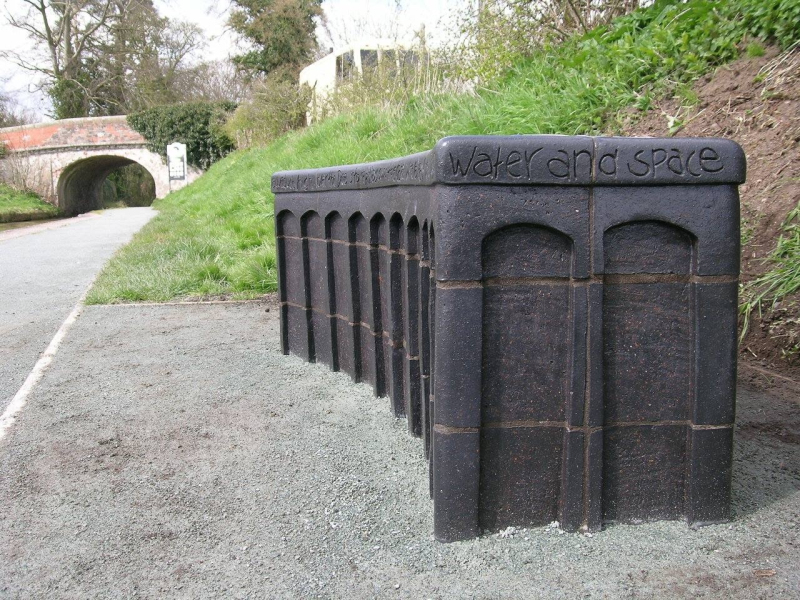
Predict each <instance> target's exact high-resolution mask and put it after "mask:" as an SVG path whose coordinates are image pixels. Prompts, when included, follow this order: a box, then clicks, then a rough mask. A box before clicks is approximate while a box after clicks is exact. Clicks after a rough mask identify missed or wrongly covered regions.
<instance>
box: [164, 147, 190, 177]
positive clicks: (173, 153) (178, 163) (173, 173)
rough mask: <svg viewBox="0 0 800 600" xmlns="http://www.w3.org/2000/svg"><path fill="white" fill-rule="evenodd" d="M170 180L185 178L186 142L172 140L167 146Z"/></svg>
mask: <svg viewBox="0 0 800 600" xmlns="http://www.w3.org/2000/svg"><path fill="white" fill-rule="evenodd" d="M167 163H168V165H169V179H170V181H175V180H178V181H183V180H185V179H186V144H181V143H180V142H174V143H172V144H170V145H169V146H167Z"/></svg>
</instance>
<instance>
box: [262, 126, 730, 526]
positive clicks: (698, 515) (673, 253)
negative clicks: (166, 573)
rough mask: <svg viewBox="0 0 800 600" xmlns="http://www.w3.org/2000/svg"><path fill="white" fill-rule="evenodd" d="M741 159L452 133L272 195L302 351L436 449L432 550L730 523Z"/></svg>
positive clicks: (431, 451)
mask: <svg viewBox="0 0 800 600" xmlns="http://www.w3.org/2000/svg"><path fill="white" fill-rule="evenodd" d="M744 177H745V160H744V155H743V153H742V150H741V148H740V147H739V146H738V145H736V144H735V143H733V142H731V141H728V140H722V139H651V138H591V137H561V136H510V137H489V136H487V137H453V138H446V139H443V140H441V141H440V142H439V143H438V144H436V147H435V148H434V149H433V150H432V151H430V152H423V153H420V154H415V155H412V156H408V157H404V158H398V159H396V160H389V161H382V162H376V163H371V164H363V165H352V166H343V167H336V168H328V169H318V170H309V171H292V172H282V173H277V174H276V175H275V176H274V177H273V179H272V190H273V191H274V192H275V194H276V196H275V215H276V228H277V231H276V232H277V239H278V262H279V273H280V300H281V332H282V347H283V351H284V352H285V353H289V352H291V353H293V354H297V355H299V356H301V357H303V358H304V359H306V360H309V361H317V362H323V363H325V364H327V365H329V366H330V367H332V368H333V369H334V370H342V371H346V372H347V373H349V374H350V375H352V377H353V378H354V379H355V380H356V381H364V382H368V383H369V384H371V385H372V386H373V388H374V390H375V393H376V394H377V395H378V396H389V397H390V398H391V405H392V407H393V409H394V412H395V414H397V415H402V414H405V415H406V417H407V418H408V423H409V428H410V430H411V431H412V432H413V433H414V434H416V435H421V436H422V439H423V442H424V447H425V451H426V454H427V456H428V457H429V460H430V465H431V476H432V483H431V491H432V495H433V500H434V530H435V534H436V537H437V539H439V540H442V541H452V540H459V539H465V538H470V537H474V536H477V535H479V534H480V532H481V530H496V529H500V528H504V527H507V526H510V525H515V526H530V525H539V524H546V523H550V522H552V521H556V520H557V521H559V523H560V524H561V527H563V528H564V529H567V530H578V529H581V528H583V529H586V530H597V529H599V528H600V527H601V526H602V523H603V522H608V521H624V522H637V521H640V520H641V521H646V520H653V519H674V518H679V517H684V518H686V519H687V520H688V521H689V522H690V523H693V524H699V523H712V522H717V521H723V520H725V519H727V518H728V515H729V502H730V477H731V450H732V440H733V421H734V404H735V379H736V377H735V375H736V317H737V306H736V305H737V285H738V275H739V199H738V191H737V185H736V184H739V183H742V182H743V181H744Z"/></svg>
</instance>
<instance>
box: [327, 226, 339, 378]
mask: <svg viewBox="0 0 800 600" xmlns="http://www.w3.org/2000/svg"><path fill="white" fill-rule="evenodd" d="M332 240H333V237H332V235H331V222H330V218H329V216H326V217H325V260H326V261H327V277H328V289H327V292H328V298H327V310H328V314H329V315H331V316H330V328H331V369H333V370H334V371H338V370H339V340H338V338H339V334H338V327H337V324H336V321H337V320H338V319H337V318H336V317H335V316H334V315H336V268H335V266H334V263H333V241H332Z"/></svg>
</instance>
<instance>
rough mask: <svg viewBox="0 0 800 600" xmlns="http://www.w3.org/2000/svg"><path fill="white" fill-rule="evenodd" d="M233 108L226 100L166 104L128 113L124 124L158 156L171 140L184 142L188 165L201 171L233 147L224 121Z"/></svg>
mask: <svg viewBox="0 0 800 600" xmlns="http://www.w3.org/2000/svg"><path fill="white" fill-rule="evenodd" d="M235 108H236V106H235V105H234V104H232V103H230V102H189V103H186V104H168V105H164V106H156V107H154V108H150V109H147V110H143V111H142V112H138V113H133V114H130V115H128V124H129V125H130V126H131V127H132V128H133V129H135V130H136V131H138V132H139V133H141V134H142V136H144V139H145V140H147V146H148V148H149V149H150V150H152V151H153V152H157V153H158V154H160V155H161V156H164V157H166V155H167V146H168V145H169V144H172V143H173V142H181V143H183V144H186V154H187V160H188V162H189V164H191V165H194V166H196V167H199V168H200V169H203V170H205V169H207V168H208V167H209V166H211V165H212V164H213V163H215V162H216V161H218V160H219V159H220V158H222V157H223V156H225V155H226V154H228V153H229V152H231V151H232V150H234V143H233V140H231V138H230V137H229V136H228V134H227V133H226V132H225V129H224V123H225V119H226V118H227V116H228V114H229V113H230V112H231V111H233V110H234V109H235Z"/></svg>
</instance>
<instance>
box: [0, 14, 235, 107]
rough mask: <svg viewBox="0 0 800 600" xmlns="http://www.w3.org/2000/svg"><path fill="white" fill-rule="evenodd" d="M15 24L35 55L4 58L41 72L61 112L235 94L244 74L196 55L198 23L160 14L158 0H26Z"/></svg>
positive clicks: (199, 36) (200, 43) (225, 97)
mask: <svg viewBox="0 0 800 600" xmlns="http://www.w3.org/2000/svg"><path fill="white" fill-rule="evenodd" d="M19 2H20V5H25V9H26V10H25V11H24V12H23V11H16V12H9V14H8V21H9V23H10V24H11V25H12V26H14V27H16V28H18V29H20V30H23V31H25V32H26V33H27V34H28V36H29V37H30V39H32V40H33V42H34V43H35V46H36V52H35V53H34V54H32V55H31V54H29V53H23V52H18V51H6V52H4V53H3V55H2V58H5V59H7V60H11V61H13V62H15V63H16V64H17V65H18V66H20V67H22V68H24V69H26V70H28V71H29V72H31V73H34V74H38V75H39V78H38V79H39V82H40V85H41V87H42V88H43V89H44V91H46V93H47V94H48V95H49V97H50V100H51V101H52V105H53V110H52V116H53V117H55V118H57V119H63V118H70V117H85V116H103V115H117V114H126V113H129V112H134V111H138V110H143V109H145V108H149V107H151V106H154V105H157V104H165V103H173V102H179V101H185V100H212V101H219V100H230V101H236V100H238V99H239V98H238V97H237V95H239V94H241V92H242V86H241V85H238V84H237V79H239V78H240V74H239V73H237V72H236V69H235V68H234V67H232V66H231V65H227V64H224V63H210V62H201V63H196V62H193V61H192V58H193V55H194V54H196V53H197V51H198V50H200V49H202V47H203V45H204V43H205V40H204V39H203V34H202V31H201V30H200V29H199V28H198V27H197V26H196V25H194V24H192V23H188V22H183V21H177V20H170V19H168V18H166V17H163V16H161V15H160V14H159V13H158V11H157V10H156V8H155V6H154V5H153V1H152V0H19Z"/></svg>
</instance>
